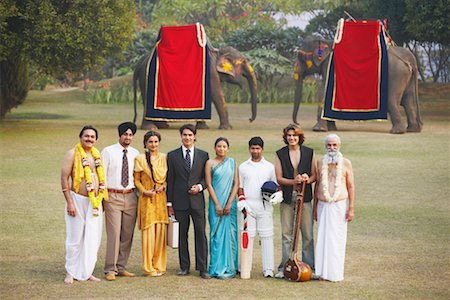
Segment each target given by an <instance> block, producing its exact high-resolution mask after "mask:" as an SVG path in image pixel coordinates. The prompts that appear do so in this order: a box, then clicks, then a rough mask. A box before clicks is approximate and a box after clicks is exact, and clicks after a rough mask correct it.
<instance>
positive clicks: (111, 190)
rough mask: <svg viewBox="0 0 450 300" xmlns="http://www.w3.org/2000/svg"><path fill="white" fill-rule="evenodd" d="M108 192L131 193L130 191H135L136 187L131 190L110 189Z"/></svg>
mask: <svg viewBox="0 0 450 300" xmlns="http://www.w3.org/2000/svg"><path fill="white" fill-rule="evenodd" d="M108 192H110V193H115V194H129V193H132V192H134V189H129V190H115V189H108Z"/></svg>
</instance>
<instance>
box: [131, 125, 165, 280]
mask: <svg viewBox="0 0 450 300" xmlns="http://www.w3.org/2000/svg"><path fill="white" fill-rule="evenodd" d="M160 141H161V135H160V134H159V133H158V132H155V131H148V132H147V133H146V134H145V135H144V148H145V153H144V154H140V155H139V156H137V157H136V161H135V164H134V184H135V185H136V187H137V188H138V190H139V204H138V226H139V229H140V230H141V238H142V256H143V259H144V266H143V267H144V273H145V274H146V275H148V276H161V275H163V274H164V273H165V272H166V266H167V249H166V238H167V237H166V236H167V223H168V214H167V206H166V205H167V196H166V176H167V160H166V154H164V153H159V152H158V146H159V142H160Z"/></svg>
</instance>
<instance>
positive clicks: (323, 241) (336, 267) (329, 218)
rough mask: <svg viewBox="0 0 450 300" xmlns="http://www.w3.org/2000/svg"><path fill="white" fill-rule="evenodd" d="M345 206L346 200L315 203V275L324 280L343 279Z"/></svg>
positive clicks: (345, 238)
mask: <svg viewBox="0 0 450 300" xmlns="http://www.w3.org/2000/svg"><path fill="white" fill-rule="evenodd" d="M347 206H348V201H347V200H342V201H338V202H330V203H328V202H323V201H319V202H318V203H317V222H318V230H317V244H316V249H315V250H316V251H315V269H316V270H315V275H317V276H319V277H320V278H322V279H325V280H329V281H341V280H344V262H345V246H346V243H347V220H346V218H345V215H346V212H347Z"/></svg>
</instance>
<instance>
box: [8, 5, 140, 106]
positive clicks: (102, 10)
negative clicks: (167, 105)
mask: <svg viewBox="0 0 450 300" xmlns="http://www.w3.org/2000/svg"><path fill="white" fill-rule="evenodd" d="M0 12H2V13H3V12H4V13H5V15H3V14H1V15H2V17H1V19H0V29H2V31H1V36H0V40H2V41H6V43H2V45H1V47H0V61H11V60H13V58H14V57H16V56H18V55H20V56H21V57H22V58H23V59H22V60H21V62H20V63H23V64H31V65H33V66H34V67H36V69H38V70H39V71H41V72H43V73H49V74H56V73H63V72H66V71H69V72H73V73H81V72H83V71H84V70H87V69H94V68H96V67H98V66H100V65H102V64H104V62H105V61H106V58H107V57H109V56H113V55H118V54H120V53H121V52H122V51H123V49H124V48H125V47H126V46H127V45H128V43H129V41H130V39H131V36H132V34H131V33H132V31H133V28H134V10H133V3H131V2H130V1H127V0H114V1H113V0H61V1H52V0H41V1H33V0H23V1H18V0H17V1H11V0H9V1H6V2H2V4H1V5H0ZM24 76H26V75H24ZM20 82H22V80H20V81H18V83H20ZM2 87H3V85H2ZM27 88H28V87H27ZM13 97H14V95H7V99H6V103H8V102H9V101H12V100H11V99H12V98H13ZM12 107H13V106H11V107H10V108H9V109H11V108H12ZM9 109H7V111H9Z"/></svg>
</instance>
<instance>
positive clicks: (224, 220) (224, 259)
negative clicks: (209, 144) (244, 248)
mask: <svg viewBox="0 0 450 300" xmlns="http://www.w3.org/2000/svg"><path fill="white" fill-rule="evenodd" d="M229 149H230V144H229V142H228V140H227V139H226V138H224V137H219V138H218V139H217V140H216V142H215V143H214V150H215V151H216V157H215V158H213V159H210V160H208V161H207V162H206V166H205V180H206V186H207V188H208V192H209V214H208V219H209V228H210V239H209V241H210V242H209V245H210V252H209V253H210V264H209V274H210V275H211V277H216V278H220V279H224V278H233V277H235V276H236V272H237V271H238V251H239V246H238V220H237V208H236V201H235V199H236V194H237V190H238V187H239V182H238V172H237V166H236V162H235V161H234V159H233V158H231V157H227V153H228V150H229Z"/></svg>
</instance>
